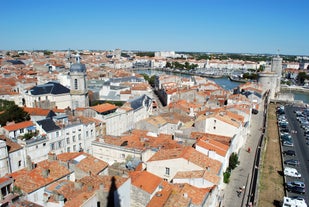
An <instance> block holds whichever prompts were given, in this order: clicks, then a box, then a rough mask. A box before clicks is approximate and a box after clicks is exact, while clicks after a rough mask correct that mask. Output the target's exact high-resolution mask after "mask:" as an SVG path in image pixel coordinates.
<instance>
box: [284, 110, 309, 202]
mask: <svg viewBox="0 0 309 207" xmlns="http://www.w3.org/2000/svg"><path fill="white" fill-rule="evenodd" d="M300 109H301V108H299V107H294V106H285V113H286V115H285V116H286V118H287V120H288V122H289V128H290V130H294V131H296V132H297V133H290V134H291V136H292V138H293V142H294V147H283V148H282V149H283V151H284V150H288V149H292V150H295V152H296V157H293V158H292V157H290V156H283V159H284V160H287V159H298V160H299V161H300V165H299V166H297V167H295V168H296V169H297V170H298V171H299V172H300V173H301V175H302V178H301V179H299V180H301V181H304V182H305V185H306V191H307V190H308V187H309V145H307V144H306V139H305V136H304V130H303V129H302V128H301V125H300V123H299V122H298V121H297V119H296V114H295V113H294V111H295V110H300ZM284 166H285V165H284ZM292 180H298V179H297V178H291V177H286V181H287V182H288V181H292ZM296 195H299V194H295V193H288V196H296ZM302 196H303V197H304V198H305V199H306V203H307V204H308V203H309V193H308V192H306V193H305V195H302Z"/></svg>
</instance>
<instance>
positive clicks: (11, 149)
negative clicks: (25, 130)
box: [0, 135, 23, 153]
mask: <svg viewBox="0 0 309 207" xmlns="http://www.w3.org/2000/svg"><path fill="white" fill-rule="evenodd" d="M0 140H3V141H5V142H6V146H7V148H8V151H9V153H12V152H14V151H17V150H20V149H22V148H23V147H22V146H21V145H20V144H18V143H16V142H13V141H12V140H11V139H9V138H6V137H5V136H4V135H0Z"/></svg>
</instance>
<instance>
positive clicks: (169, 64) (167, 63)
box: [165, 62, 173, 68]
mask: <svg viewBox="0 0 309 207" xmlns="http://www.w3.org/2000/svg"><path fill="white" fill-rule="evenodd" d="M165 67H166V68H172V67H173V66H172V64H171V63H170V62H166V65H165Z"/></svg>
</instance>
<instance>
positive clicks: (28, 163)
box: [26, 155, 33, 170]
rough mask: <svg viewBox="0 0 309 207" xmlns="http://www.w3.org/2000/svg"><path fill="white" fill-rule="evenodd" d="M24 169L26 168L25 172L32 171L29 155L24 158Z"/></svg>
mask: <svg viewBox="0 0 309 207" xmlns="http://www.w3.org/2000/svg"><path fill="white" fill-rule="evenodd" d="M26 167H27V170H32V169H33V165H32V161H31V157H30V156H29V155H27V157H26Z"/></svg>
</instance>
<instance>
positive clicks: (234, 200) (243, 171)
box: [220, 104, 264, 207]
mask: <svg viewBox="0 0 309 207" xmlns="http://www.w3.org/2000/svg"><path fill="white" fill-rule="evenodd" d="M263 110H264V106H263V104H261V105H260V109H259V113H258V114H256V115H254V114H252V117H251V124H250V133H249V134H248V137H247V140H246V143H245V145H244V146H243V147H242V148H241V149H240V152H239V155H238V160H239V162H240V163H239V165H238V166H237V167H236V168H235V169H234V170H232V172H231V176H230V182H229V183H228V184H226V187H225V188H224V190H223V192H222V193H221V198H222V202H221V205H220V206H221V207H223V206H224V207H246V206H247V200H248V192H249V188H250V181H251V173H252V168H253V162H254V157H255V152H256V149H257V146H258V142H259V138H260V136H261V134H262V130H261V128H262V127H263ZM248 148H250V149H251V150H250V152H248ZM243 186H245V188H244V190H243V191H242V192H241V193H239V189H240V188H242V187H243Z"/></svg>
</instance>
